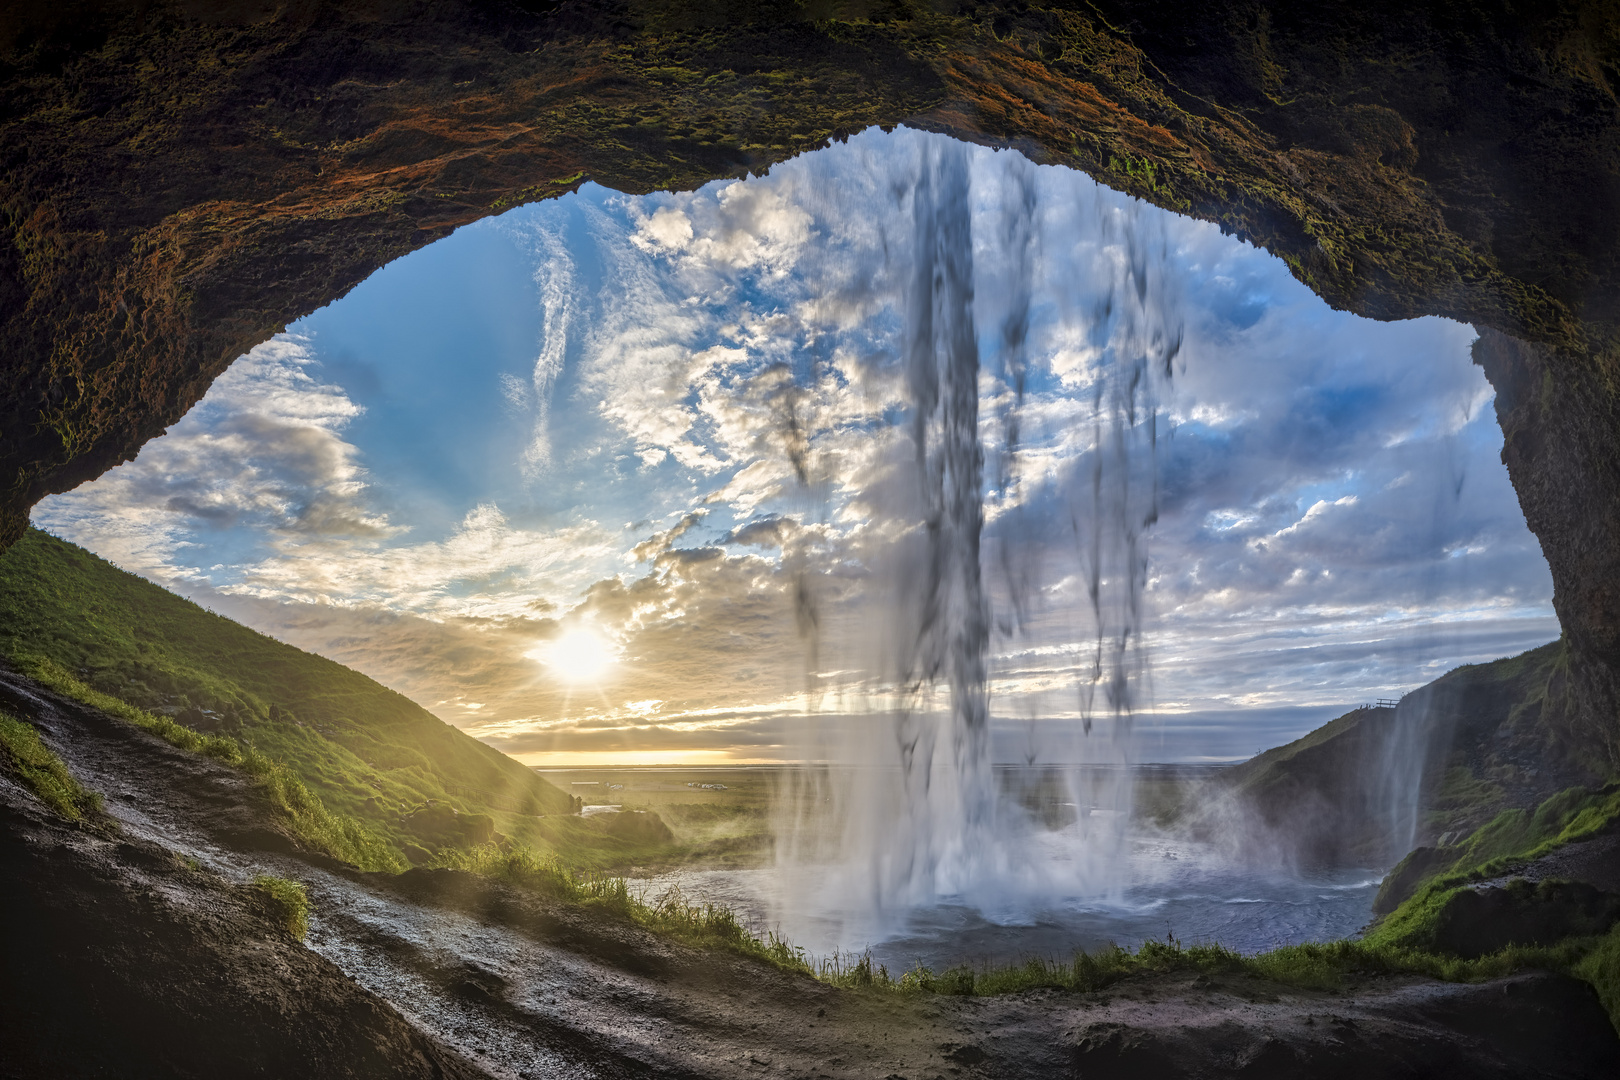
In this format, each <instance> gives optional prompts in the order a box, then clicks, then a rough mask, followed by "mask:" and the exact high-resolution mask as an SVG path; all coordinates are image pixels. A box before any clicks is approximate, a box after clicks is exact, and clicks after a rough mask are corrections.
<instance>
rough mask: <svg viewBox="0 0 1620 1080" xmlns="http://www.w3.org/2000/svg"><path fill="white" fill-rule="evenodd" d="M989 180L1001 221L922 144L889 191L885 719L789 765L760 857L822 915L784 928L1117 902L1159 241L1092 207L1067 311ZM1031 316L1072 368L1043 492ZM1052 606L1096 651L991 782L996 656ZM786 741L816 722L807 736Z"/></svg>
mask: <svg viewBox="0 0 1620 1080" xmlns="http://www.w3.org/2000/svg"><path fill="white" fill-rule="evenodd" d="M991 163H992V164H993V165H995V166H998V167H999V169H1000V172H999V173H998V174H997V175H996V177H995V180H996V181H997V186H998V187H999V190H1000V195H1001V198H1000V200H999V205H995V200H991V203H992V205H990V206H989V207H988V209H987V208H986V207H985V206H977V207H976V204H975V199H974V189H973V169H972V167H971V161H970V157H969V152H968V149H967V148H965V147H963V146H961V145H960V144H956V143H952V142H948V141H946V140H928V141H926V142H925V143H923V144H922V146H921V147H920V153H919V159H918V165H917V174H916V178H915V182H914V184H913V185H912V186H911V188H910V190H909V191H905V192H901V193H897V203H898V205H899V207H900V208H901V209H902V210H903V211H904V212H906V213H907V214H908V217H909V225H910V229H909V236H908V237H907V238H906V239H907V240H908V242H909V248H910V250H909V251H900V252H895V251H892V250H891V255H890V257H891V260H893V261H894V262H896V263H900V264H901V267H899V268H896V273H895V276H896V277H897V278H898V279H899V280H900V282H902V285H901V287H900V288H899V289H898V290H897V292H898V293H899V296H900V303H899V305H898V306H899V307H900V308H901V309H902V313H903V331H902V334H901V342H900V345H899V348H898V350H897V352H898V353H899V360H900V364H901V366H902V369H903V386H904V393H905V398H906V403H907V410H906V416H905V417H904V419H903V420H901V421H899V423H901V424H902V425H903V430H904V431H905V433H906V436H907V437H906V439H905V442H906V444H907V445H906V446H905V453H904V460H903V462H902V463H901V464H899V465H898V467H897V468H896V470H895V472H896V474H898V475H899V477H900V479H899V480H898V481H897V482H895V483H894V484H892V490H891V491H890V492H889V495H890V497H889V498H888V499H887V500H884V501H879V500H875V499H874V500H873V503H874V505H877V506H879V507H880V510H879V513H881V514H882V515H884V516H885V520H884V521H883V522H881V524H883V525H884V526H886V527H887V528H888V531H889V532H890V533H891V534H892V535H893V537H894V539H893V540H892V542H891V543H890V545H889V549H888V558H887V559H886V560H885V561H882V562H881V563H880V564H878V565H875V566H874V567H873V568H872V569H873V577H874V579H875V580H876V584H877V591H878V592H879V593H880V594H881V596H882V597H883V602H882V604H881V605H880V606H881V615H879V616H878V617H877V618H876V620H875V621H876V623H877V629H876V632H875V634H873V635H872V636H873V637H875V638H876V640H875V641H874V642H872V644H871V647H870V648H868V649H867V650H866V656H867V659H868V662H869V663H872V662H881V663H883V664H884V666H885V670H884V676H885V677H884V679H883V682H884V685H885V686H886V687H887V688H888V689H887V694H888V699H887V701H886V703H884V704H886V706H887V707H886V708H874V707H866V708H857V709H852V710H850V711H852V712H855V713H856V714H857V716H856V717H854V718H852V719H850V720H849V721H847V722H846V723H845V724H844V725H843V726H841V727H837V728H836V733H832V732H830V731H829V730H828V729H827V728H826V727H822V728H820V729H819V734H807V735H806V745H816V746H818V747H819V749H820V753H819V754H814V753H807V754H806V757H807V758H809V757H818V756H819V757H820V758H822V759H823V760H826V761H828V762H830V763H831V766H830V767H827V768H814V769H806V770H804V771H802V772H801V773H800V774H799V775H798V776H797V777H796V778H795V780H794V781H793V782H792V783H790V784H789V785H788V786H787V787H786V788H785V789H784V791H783V792H782V793H781V797H780V799H779V801H778V819H777V832H778V860H779V863H781V864H783V865H785V866H788V867H796V868H799V869H801V870H802V869H803V868H804V867H805V866H808V865H816V866H819V867H820V868H821V870H822V871H823V872H821V873H818V874H817V875H816V880H817V881H818V882H819V883H820V884H821V885H822V886H823V887H824V888H825V889H826V890H827V896H828V897H832V898H836V900H835V901H834V902H832V903H814V902H812V901H810V900H809V899H808V898H807V897H805V896H804V895H802V893H800V894H799V895H795V896H792V897H787V896H785V897H784V898H782V900H781V903H780V905H779V906H780V907H781V908H782V914H784V915H785V916H787V918H788V921H790V922H791V921H802V920H794V919H793V918H792V914H791V912H792V909H794V908H795V907H799V908H801V909H802V908H803V907H805V906H811V905H813V906H814V907H815V908H816V910H819V911H825V910H827V909H828V908H837V907H841V908H843V909H844V910H846V911H849V910H850V908H851V906H853V907H854V908H855V909H857V910H856V911H855V912H854V913H853V914H852V915H851V916H850V918H851V919H853V920H854V922H855V924H856V927H857V928H859V929H866V930H868V931H876V930H879V929H881V928H882V927H884V926H888V925H892V924H893V921H894V920H895V919H897V918H903V917H904V914H905V912H907V911H908V910H910V909H912V908H915V907H917V906H919V905H929V904H934V903H938V902H940V901H942V900H956V901H961V902H967V903H970V904H974V905H976V906H979V907H981V908H987V909H990V908H997V907H1001V906H1004V905H1006V904H1015V905H1016V904H1021V903H1023V902H1025V901H1027V900H1029V899H1032V898H1038V897H1041V896H1055V895H1057V894H1059V893H1062V894H1065V895H1075V894H1077V893H1080V894H1092V895H1097V894H1105V893H1108V892H1110V891H1113V890H1114V889H1116V888H1117V887H1118V885H1119V882H1118V880H1117V878H1118V874H1117V866H1116V861H1117V857H1118V855H1119V854H1120V852H1121V849H1122V845H1123V838H1124V830H1125V827H1126V824H1127V821H1128V817H1129V809H1130V787H1131V785H1130V783H1129V779H1128V776H1127V775H1126V773H1125V769H1126V767H1128V766H1129V764H1130V763H1131V761H1132V760H1133V745H1134V737H1133V717H1134V714H1135V712H1136V710H1137V709H1138V708H1139V707H1140V706H1141V704H1142V702H1143V700H1144V695H1145V681H1146V676H1147V654H1146V649H1145V645H1144V641H1143V631H1144V625H1145V618H1146V612H1145V608H1144V603H1143V594H1144V591H1145V589H1146V585H1147V570H1148V549H1147V543H1146V537H1147V533H1148V531H1149V530H1150V529H1151V527H1152V525H1153V523H1154V521H1155V519H1156V517H1157V513H1158V481H1157V472H1158V470H1157V456H1156V455H1157V452H1158V446H1159V442H1160V440H1161V439H1162V438H1163V435H1164V431H1163V426H1162V425H1163V417H1162V416H1161V414H1160V407H1159V398H1160V392H1161V389H1162V387H1163V386H1164V385H1165V384H1166V383H1167V382H1168V380H1169V379H1170V378H1171V377H1172V375H1173V369H1174V366H1175V361H1176V357H1177V355H1178V352H1179V350H1180V343H1181V331H1180V318H1179V314H1178V310H1179V309H1178V306H1177V305H1176V303H1175V302H1174V298H1173V290H1172V289H1171V288H1170V284H1169V281H1168V276H1167V275H1166V273H1165V272H1164V263H1165V257H1166V255H1167V252H1166V250H1165V247H1164V243H1165V241H1164V238H1163V235H1162V233H1160V234H1159V235H1158V237H1157V244H1155V242H1154V241H1155V238H1154V237H1152V236H1149V235H1147V230H1146V229H1144V228H1143V227H1142V226H1141V223H1140V221H1139V219H1138V218H1137V217H1136V216H1135V214H1134V213H1132V212H1131V211H1130V210H1129V209H1125V210H1121V208H1120V206H1119V204H1118V202H1117V201H1104V200H1103V199H1098V201H1097V203H1096V206H1097V213H1098V215H1099V225H1100V230H1101V235H1102V236H1103V237H1104V242H1103V243H1102V244H1100V245H1099V246H1098V256H1097V257H1098V260H1099V263H1100V265H1099V272H1100V277H1101V279H1102V280H1103V281H1105V282H1107V284H1106V286H1105V287H1104V288H1103V289H1102V290H1101V294H1100V295H1088V296H1084V297H1078V298H1077V297H1072V296H1068V295H1066V293H1065V290H1067V289H1070V288H1072V285H1071V283H1068V282H1064V281H1045V280H1042V279H1041V277H1040V274H1039V269H1040V241H1041V235H1040V212H1041V206H1040V200H1039V198H1038V195H1037V185H1036V182H1035V180H1036V178H1035V169H1034V166H1032V165H1030V164H1029V162H1028V161H1027V160H1025V159H1023V158H1022V157H1019V156H1017V155H1012V154H1005V155H995V157H994V158H993V159H992V162H991ZM976 228H978V229H979V230H981V236H982V237H983V238H984V239H986V240H988V242H989V243H991V244H993V245H996V250H995V252H994V255H995V259H994V262H995V264H996V269H997V271H998V273H997V276H996V278H995V279H994V282H993V284H994V287H995V291H996V296H997V303H998V304H999V306H1000V310H999V311H998V312H996V313H995V314H997V315H999V318H998V319H997V320H996V322H995V323H992V324H990V325H993V326H995V327H996V329H997V331H999V332H998V333H994V334H992V335H991V336H990V342H989V344H988V347H987V351H989V352H990V353H991V356H990V358H989V362H988V363H985V362H982V361H983V358H982V357H981V345H982V343H981V338H980V332H979V326H978V325H977V323H976V320H975V313H976V298H975V291H976V278H975V260H974V255H975V244H974V241H975V235H974V234H975V229H976ZM897 246H899V245H897ZM1037 294H1039V297H1040V299H1044V301H1045V302H1047V303H1049V304H1056V305H1057V306H1058V307H1060V308H1061V309H1063V310H1065V311H1070V312H1072V315H1071V316H1070V321H1071V322H1072V323H1074V324H1076V329H1077V330H1078V332H1079V335H1080V336H1081V337H1083V339H1084V340H1085V341H1086V343H1087V345H1088V349H1089V355H1090V356H1091V361H1090V370H1089V371H1088V372H1087V373H1086V377H1087V379H1088V380H1089V383H1090V390H1091V409H1090V416H1089V418H1088V423H1087V426H1088V427H1089V436H1090V440H1091V446H1090V448H1089V451H1088V452H1087V453H1086V454H1084V455H1082V456H1081V457H1080V459H1079V460H1080V461H1081V462H1082V464H1081V466H1080V467H1079V468H1078V469H1074V470H1070V471H1066V472H1063V473H1061V474H1058V475H1041V474H1040V472H1039V470H1038V469H1033V468H1028V467H1026V466H1027V462H1026V461H1025V460H1024V455H1025V452H1026V448H1025V447H1024V445H1023V441H1022V440H1023V435H1024V431H1025V428H1026V424H1025V417H1024V415H1023V410H1024V408H1025V393H1026V387H1027V386H1028V384H1029V380H1030V379H1031V377H1032V368H1033V367H1034V366H1036V365H1033V364H1032V362H1031V358H1030V342H1029V336H1030V325H1031V310H1032V307H1033V305H1035V304H1036V303H1037V302H1040V300H1038V296H1037ZM987 395H988V397H987ZM1036 485H1055V488H1056V490H1057V492H1058V493H1059V494H1060V495H1061V496H1062V499H1061V501H1062V502H1063V503H1064V504H1066V505H1067V507H1068V509H1069V513H1068V515H1067V518H1066V520H1060V521H1052V520H1029V519H1026V518H1025V517H1024V516H1023V513H1024V512H1023V510H1022V507H1023V505H1024V503H1025V502H1026V501H1028V500H1027V498H1026V497H1027V496H1028V495H1029V493H1030V491H1031V489H1032V488H1033V487H1034V486H1036ZM987 506H988V507H990V508H991V509H993V510H995V511H996V521H995V522H994V523H991V522H990V521H989V518H988V513H987ZM1052 571H1056V573H1053V572H1052ZM796 580H798V581H799V582H800V585H799V588H798V595H797V596H796V601H797V604H798V608H799V611H800V613H801V617H800V622H799V625H800V628H801V631H802V632H803V633H804V635H805V640H806V658H807V662H808V664H809V668H808V670H810V671H812V672H813V671H814V670H815V669H816V667H817V666H818V665H819V664H820V663H821V661H822V658H823V657H824V656H825V655H827V654H828V653H830V652H832V651H833V650H834V649H835V648H836V647H837V644H838V643H836V642H833V641H831V640H824V637H825V636H827V635H829V634H831V633H832V632H833V631H831V630H830V629H829V628H828V627H826V626H823V625H822V623H821V622H820V621H819V619H816V618H814V617H813V615H812V616H806V615H805V614H804V613H805V612H806V611H809V612H812V613H813V612H814V611H815V610H816V605H815V604H814V601H813V599H807V598H806V587H805V585H804V584H803V583H804V581H806V580H807V578H806V577H805V576H803V575H799V576H797V578H796ZM1062 588H1067V589H1072V590H1083V597H1084V604H1083V606H1084V607H1086V608H1088V609H1089V611H1090V613H1091V616H1092V622H1093V625H1092V626H1090V627H1088V628H1085V631H1084V633H1083V634H1082V637H1083V638H1084V639H1085V640H1087V641H1089V642H1091V645H1092V647H1091V648H1090V650H1089V655H1083V656H1079V657H1077V658H1076V662H1075V665H1074V688H1073V689H1071V691H1070V692H1069V695H1068V696H1067V697H1065V698H1063V699H1062V700H1058V699H1057V698H1056V697H1054V699H1053V701H1052V706H1051V707H1052V709H1053V711H1054V713H1056V714H1057V715H1056V717H1055V718H1056V719H1058V720H1060V721H1063V722H1060V723H1055V724H1048V723H1044V722H1043V721H1044V720H1046V719H1050V718H1047V717H1041V716H1031V717H1029V718H1028V723H1027V728H1028V732H1027V736H1026V738H1025V743H1026V747H1025V754H1024V756H1025V758H1026V765H1027V766H1030V768H1027V769H1026V770H1025V771H1024V772H1023V773H1022V774H1019V775H999V776H998V773H997V771H996V770H995V769H994V767H993V766H994V755H993V746H992V741H993V740H992V727H993V724H992V693H991V691H992V684H993V674H994V673H993V670H992V668H993V661H994V658H995V654H996V648H997V645H998V643H1002V644H1007V645H1012V644H1015V643H1016V642H1018V641H1019V640H1021V639H1023V638H1024V637H1025V636H1026V635H1029V634H1033V633H1035V632H1036V631H1037V630H1038V629H1040V628H1041V627H1042V626H1043V625H1044V624H1043V621H1042V620H1043V617H1045V615H1044V613H1043V612H1042V610H1041V607H1042V598H1043V596H1045V595H1046V594H1047V593H1048V592H1050V591H1051V590H1053V589H1062ZM1068 606H1069V607H1071V608H1072V607H1074V606H1075V605H1073V604H1070V605H1068ZM1047 622H1048V623H1049V622H1050V619H1049V618H1047ZM1045 629H1047V630H1048V631H1050V630H1051V627H1050V626H1049V625H1046V626H1045ZM1064 636H1065V637H1066V638H1067V639H1068V640H1073V639H1074V635H1073V633H1072V631H1071V632H1068V633H1066V634H1065V635H1064ZM842 651H843V652H845V653H856V652H860V651H861V648H860V646H854V647H851V646H849V645H847V643H846V645H845V647H844V648H843V649H842ZM877 658H881V661H879V660H878V659H877ZM810 681H811V682H812V683H813V682H814V678H813V677H812V679H811V680H810ZM1099 689H1100V690H1101V694H1099V693H1098V690H1099ZM818 693H819V691H816V690H814V689H812V690H811V691H810V695H811V697H812V698H814V697H816V696H817V694H818ZM1075 695H1078V700H1076V696H1075ZM849 704H857V705H862V706H874V705H877V704H878V703H873V702H869V701H867V702H850V703H849ZM806 724H807V725H808V726H810V727H812V728H815V727H817V726H818V725H823V724H824V722H823V721H822V720H821V719H820V718H819V717H818V716H817V715H815V714H814V713H809V714H807V717H806ZM1034 766H1039V767H1040V768H1038V769H1037V768H1034ZM849 929H851V927H849V926H846V931H847V930H849ZM846 940H848V938H847V936H846Z"/></svg>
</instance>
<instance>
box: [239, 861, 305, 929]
mask: <svg viewBox="0 0 1620 1080" xmlns="http://www.w3.org/2000/svg"><path fill="white" fill-rule="evenodd" d="M253 887H254V888H256V889H258V890H259V891H260V892H262V893H264V895H266V896H268V897H269V898H270V903H271V906H272V907H274V908H275V911H276V917H277V918H278V919H279V920H280V922H281V925H283V926H285V927H286V928H287V933H289V934H291V935H292V936H293V937H295V938H297V939H298V940H300V941H302V940H303V939H304V935H305V934H307V933H309V890H307V889H305V888H304V885H303V883H302V882H299V881H288V880H287V879H286V878H278V877H271V876H270V875H269V874H260V875H259V876H258V877H256V878H254V879H253Z"/></svg>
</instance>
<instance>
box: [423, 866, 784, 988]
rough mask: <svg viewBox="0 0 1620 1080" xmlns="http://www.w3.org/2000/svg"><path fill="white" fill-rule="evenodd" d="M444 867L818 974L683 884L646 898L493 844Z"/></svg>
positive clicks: (620, 882) (608, 879)
mask: <svg viewBox="0 0 1620 1080" xmlns="http://www.w3.org/2000/svg"><path fill="white" fill-rule="evenodd" d="M436 865H437V866H438V867H440V868H444V869H450V870H465V871H467V872H469V873H473V874H477V875H479V876H481V877H486V878H490V879H492V880H495V881H503V882H507V883H508V884H512V885H517V886H519V887H520V888H524V889H528V890H530V891H532V892H535V893H538V894H540V895H542V896H546V897H549V898H551V899H554V900H561V901H565V902H568V903H572V904H577V905H579V906H580V907H582V908H585V909H587V910H596V911H601V912H605V913H608V914H611V915H614V916H617V917H619V918H622V919H625V920H627V921H629V922H631V923H634V924H635V925H637V926H642V927H645V928H646V929H648V930H651V931H653V932H654V933H657V934H660V935H662V936H664V937H667V938H671V939H673V940H675V941H679V942H682V943H684V944H687V945H692V946H695V947H698V948H711V949H724V950H726V951H729V952H734V953H737V954H739V955H742V956H749V957H753V958H754V959H757V960H763V961H765V962H766V963H768V964H771V965H773V966H775V967H778V968H781V969H783V970H785V971H799V972H803V973H805V974H815V971H814V968H813V967H812V966H811V964H810V962H809V961H808V959H807V958H806V956H805V953H804V950H802V949H798V948H795V947H794V946H792V945H790V944H789V943H788V942H786V941H785V940H783V939H782V938H781V937H779V936H778V935H777V934H775V933H774V932H770V931H767V932H766V933H765V934H763V935H760V934H756V933H755V932H754V931H752V930H750V929H749V928H748V926H747V925H746V923H745V922H744V920H743V919H742V918H741V917H740V916H738V914H737V913H736V912H735V911H732V910H731V909H730V908H726V907H721V906H719V905H716V904H698V903H692V902H690V901H688V900H687V899H686V898H685V897H684V896H683V895H682V894H681V892H680V890H679V888H676V889H671V890H670V891H669V892H668V893H666V894H665V895H664V896H663V897H662V898H661V899H659V900H658V901H656V902H654V903H647V902H646V901H645V900H643V899H642V898H640V897H638V896H635V895H634V894H632V893H631V891H630V887H629V883H628V882H626V881H625V879H624V878H622V877H614V876H609V875H602V874H594V873H589V872H581V871H577V870H575V869H573V868H572V867H570V866H567V865H566V864H564V863H563V862H561V861H560V860H559V859H558V858H557V857H556V856H554V855H549V854H545V853H542V852H538V851H535V850H534V849H533V848H527V847H521V846H516V845H508V846H507V847H505V848H501V847H498V846H496V845H494V844H488V845H484V846H482V847H478V848H474V849H472V850H470V851H462V850H451V851H448V852H446V853H444V854H443V855H442V856H441V857H440V858H439V859H438V860H437V862H436Z"/></svg>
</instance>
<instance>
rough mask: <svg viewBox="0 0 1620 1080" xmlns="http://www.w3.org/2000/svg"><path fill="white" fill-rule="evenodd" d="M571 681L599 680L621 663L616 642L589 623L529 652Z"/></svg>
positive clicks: (596, 681)
mask: <svg viewBox="0 0 1620 1080" xmlns="http://www.w3.org/2000/svg"><path fill="white" fill-rule="evenodd" d="M529 656H531V657H533V658H534V659H536V660H538V661H540V662H541V663H542V664H544V665H546V667H548V668H550V669H551V673H552V675H554V676H555V677H557V678H558V679H561V680H562V681H563V682H568V683H599V682H601V681H602V680H603V679H604V678H606V677H607V675H608V673H609V672H611V671H612V670H613V667H614V665H616V664H617V663H618V662H619V657H618V655H617V653H616V651H615V650H614V647H613V643H612V642H611V641H609V640H608V639H607V638H605V637H603V636H602V635H601V634H599V633H597V632H596V631H595V630H593V629H591V628H590V627H588V626H575V627H572V628H571V629H569V630H567V631H565V632H564V633H563V635H562V636H561V637H559V638H556V639H555V640H552V641H548V642H545V643H544V644H542V645H540V646H539V647H538V648H536V649H534V650H533V651H532V652H530V653H529Z"/></svg>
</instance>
